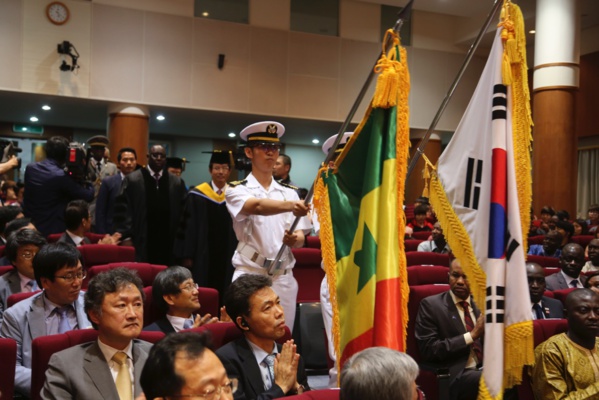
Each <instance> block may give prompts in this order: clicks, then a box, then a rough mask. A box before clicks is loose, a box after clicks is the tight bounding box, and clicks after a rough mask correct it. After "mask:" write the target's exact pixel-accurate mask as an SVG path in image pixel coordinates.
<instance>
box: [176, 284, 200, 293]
mask: <svg viewBox="0 0 599 400" xmlns="http://www.w3.org/2000/svg"><path fill="white" fill-rule="evenodd" d="M199 287H200V285H198V284H197V283H195V282H194V283H188V284H187V285H185V286H183V287H182V288H180V289H181V290H185V291H186V292H193V291H194V290H197V289H199Z"/></svg>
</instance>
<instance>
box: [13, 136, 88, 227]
mask: <svg viewBox="0 0 599 400" xmlns="http://www.w3.org/2000/svg"><path fill="white" fill-rule="evenodd" d="M44 149H45V151H46V157H47V158H46V159H45V160H42V161H40V162H34V163H31V164H29V165H27V168H25V198H24V204H23V211H24V212H25V215H26V216H27V217H29V218H31V220H32V222H33V223H34V224H35V226H36V227H37V229H38V230H39V231H40V232H41V233H42V235H44V236H47V235H49V234H50V233H59V232H64V231H65V229H66V225H65V222H64V210H65V209H66V207H67V204H68V203H69V202H70V201H71V200H77V199H82V200H85V201H91V200H92V199H93V198H94V188H93V187H92V185H91V183H90V182H85V181H81V180H78V179H74V176H76V174H73V176H71V174H70V173H69V172H67V170H65V163H66V160H67V154H68V151H69V141H68V140H67V139H66V138H64V137H62V136H53V137H51V138H49V139H48V141H47V142H46V144H45V145H44ZM82 167H83V170H84V168H85V165H82Z"/></svg>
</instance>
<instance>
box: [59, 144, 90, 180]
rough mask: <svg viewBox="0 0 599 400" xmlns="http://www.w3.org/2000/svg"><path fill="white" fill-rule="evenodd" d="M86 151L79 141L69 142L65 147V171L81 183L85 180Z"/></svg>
mask: <svg viewBox="0 0 599 400" xmlns="http://www.w3.org/2000/svg"><path fill="white" fill-rule="evenodd" d="M87 162H88V159H87V153H86V151H85V147H83V145H82V144H81V143H78V142H71V143H69V147H68V149H67V161H66V164H65V168H64V170H65V172H66V173H67V174H69V175H70V176H71V177H72V178H73V179H74V180H75V181H77V182H80V183H83V182H85V181H87V180H88V179H87V178H88V177H87Z"/></svg>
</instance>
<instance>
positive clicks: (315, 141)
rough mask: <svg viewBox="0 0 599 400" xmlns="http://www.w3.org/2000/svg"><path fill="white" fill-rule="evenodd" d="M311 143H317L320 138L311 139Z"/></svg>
mask: <svg viewBox="0 0 599 400" xmlns="http://www.w3.org/2000/svg"><path fill="white" fill-rule="evenodd" d="M312 143H314V144H318V143H320V140H318V139H312Z"/></svg>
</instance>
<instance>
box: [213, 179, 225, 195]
mask: <svg viewBox="0 0 599 400" xmlns="http://www.w3.org/2000/svg"><path fill="white" fill-rule="evenodd" d="M210 185H212V190H214V193H218V191H219V187H218V186H216V184H215V183H214V181H210ZM228 187H229V185H227V184H226V183H225V186H223V188H222V189H220V190H222V192H223V193H224V192H225V190H227V188H228Z"/></svg>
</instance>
